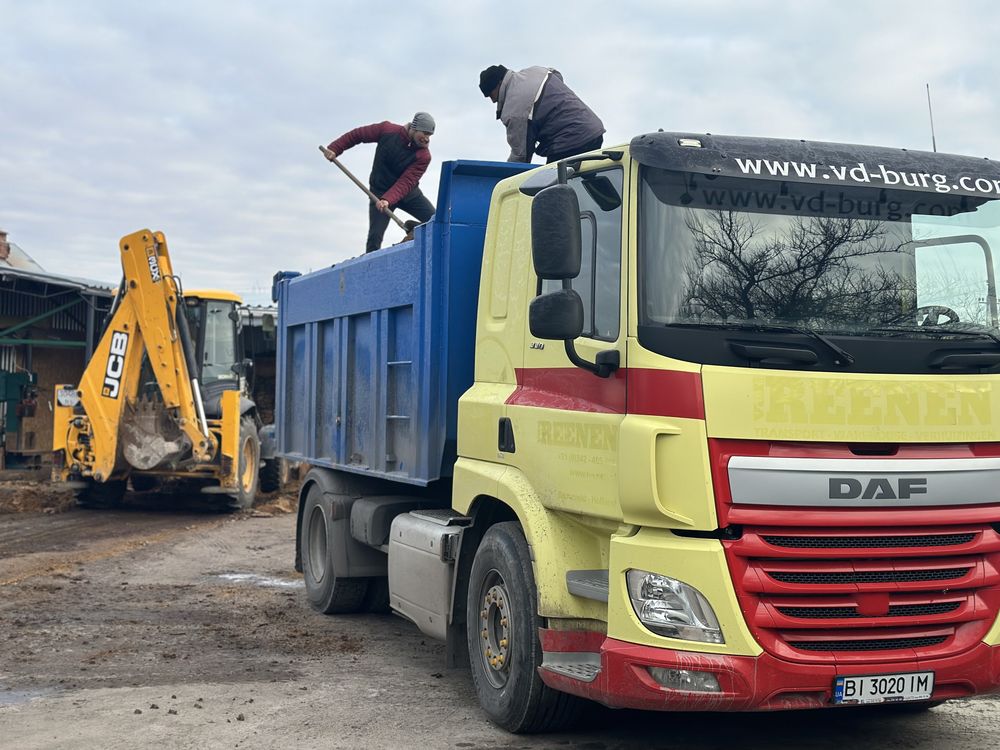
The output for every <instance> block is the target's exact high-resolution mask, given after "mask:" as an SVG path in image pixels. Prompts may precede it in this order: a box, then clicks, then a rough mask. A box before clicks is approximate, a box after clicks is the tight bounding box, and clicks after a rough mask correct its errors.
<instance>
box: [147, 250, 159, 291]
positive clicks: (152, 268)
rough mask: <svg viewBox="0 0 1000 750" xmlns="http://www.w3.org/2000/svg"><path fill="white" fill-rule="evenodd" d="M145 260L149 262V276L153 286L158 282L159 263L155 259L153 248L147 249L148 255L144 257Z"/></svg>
mask: <svg viewBox="0 0 1000 750" xmlns="http://www.w3.org/2000/svg"><path fill="white" fill-rule="evenodd" d="M146 260H147V261H148V262H149V275H150V277H151V278H152V279H153V283H154V284H155V283H156V282H158V281H159V280H160V261H158V260H157V259H156V247H155V246H154V247H151V248H150V249H149V255H147V256H146Z"/></svg>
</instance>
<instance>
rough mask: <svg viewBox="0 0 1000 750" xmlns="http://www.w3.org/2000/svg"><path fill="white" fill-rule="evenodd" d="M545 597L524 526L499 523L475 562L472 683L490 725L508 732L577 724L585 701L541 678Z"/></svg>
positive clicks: (470, 613) (469, 614)
mask: <svg viewBox="0 0 1000 750" xmlns="http://www.w3.org/2000/svg"><path fill="white" fill-rule="evenodd" d="M537 602H538V596H537V590H536V588H535V579H534V576H533V575H532V572H531V556H530V554H529V551H528V542H527V541H526V540H525V538H524V533H523V532H522V531H521V527H520V525H519V524H517V523H515V522H505V523H498V524H496V525H494V526H492V527H490V529H489V531H487V532H486V535H485V536H484V537H483V541H482V543H481V544H480V545H479V549H478V550H476V557H475V560H474V561H473V563H472V572H471V574H470V578H469V597H468V604H467V608H466V638H467V642H468V646H469V662H470V664H471V666H472V681H473V684H474V685H475V688H476V694H477V695H478V697H479V704H480V705H481V706H482V707H483V710H484V711H486V714H487V716H489V718H490V720H491V721H492V722H493V723H495V724H497V725H499V726H501V727H503V728H504V729H506V730H507V731H509V732H516V733H522V732H524V733H527V732H547V731H553V730H557V729H561V728H563V727H565V726H566V725H568V724H569V723H571V722H572V721H573V720H575V719H576V718H577V717H578V716H579V714H580V711H581V709H582V707H583V705H584V703H583V701H582V700H581V699H580V698H577V697H575V696H572V695H568V694H566V693H560V692H558V691H556V690H553V689H552V688H550V687H548V686H547V685H546V684H545V683H543V682H542V679H541V678H540V677H539V676H538V667H539V666H540V665H541V663H542V646H541V644H540V643H539V641H538V629H539V628H540V627H542V618H541V617H539V616H538V607H537Z"/></svg>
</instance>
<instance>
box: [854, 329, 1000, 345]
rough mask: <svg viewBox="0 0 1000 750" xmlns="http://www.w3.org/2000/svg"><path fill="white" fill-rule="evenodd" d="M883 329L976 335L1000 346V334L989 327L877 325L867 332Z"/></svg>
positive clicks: (894, 331) (950, 334)
mask: <svg viewBox="0 0 1000 750" xmlns="http://www.w3.org/2000/svg"><path fill="white" fill-rule="evenodd" d="M877 331H883V332H887V333H923V334H926V335H928V336H974V337H976V338H979V339H984V338H985V339H990V340H992V341H993V342H994V343H995V344H997V345H998V346H1000V335H998V334H997V333H995V332H993V331H992V330H991V329H989V328H977V329H975V330H964V329H961V328H948V327H946V326H893V325H887V326H875V327H874V328H866V329H865V333H868V332H877Z"/></svg>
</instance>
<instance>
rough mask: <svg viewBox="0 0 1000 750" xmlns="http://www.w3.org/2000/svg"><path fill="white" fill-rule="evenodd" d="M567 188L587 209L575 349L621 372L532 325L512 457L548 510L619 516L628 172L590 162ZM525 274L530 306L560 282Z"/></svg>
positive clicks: (514, 415) (514, 399)
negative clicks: (573, 354)
mask: <svg viewBox="0 0 1000 750" xmlns="http://www.w3.org/2000/svg"><path fill="white" fill-rule="evenodd" d="M588 167H590V168H588ZM569 184H570V186H572V187H573V189H574V191H575V192H576V194H577V197H578V199H579V202H580V228H581V236H582V239H583V254H582V263H581V271H580V274H579V276H577V278H575V279H573V280H572V282H571V283H572V287H573V289H575V290H576V291H577V293H578V294H579V295H580V297H581V298H582V300H583V308H584V328H583V330H584V332H583V335H582V336H581V337H579V338H578V339H576V342H575V344H576V349H577V352H578V353H579V354H580V356H581V357H583V358H584V359H587V360H589V361H594V359H595V357H596V355H597V354H598V352H601V351H605V350H609V349H613V350H617V351H618V353H619V361H620V365H621V369H619V370H618V371H617V372H615V373H613V374H612V375H611V376H610V377H607V378H602V377H598V376H597V375H594V374H593V373H591V372H588V371H587V370H584V369H581V368H579V367H576V366H574V365H573V364H572V363H571V362H570V361H569V358H568V357H567V355H566V352H565V348H564V346H563V345H562V343H561V342H559V341H542V340H539V339H536V338H533V337H532V336H531V333H530V331H527V324H526V333H525V347H526V348H525V353H524V366H523V368H521V370H520V371H519V372H518V373H517V381H518V387H517V390H516V391H515V392H514V394H513V395H512V396H511V398H510V399H509V400H508V410H507V415H508V418H509V420H510V428H511V430H512V437H513V440H514V443H515V447H516V450H515V452H514V453H513V454H512V455H510V456H509V458H510V461H511V463H514V464H516V465H517V466H518V468H520V469H521V470H522V471H523V472H524V473H525V475H526V476H527V478H528V480H529V481H530V482H531V484H532V486H533V487H534V488H535V490H536V492H537V493H538V495H539V497H540V498H541V501H542V503H543V504H544V505H545V506H546V507H550V508H553V509H555V508H560V509H565V510H569V511H572V512H576V513H582V514H585V515H592V516H598V517H603V518H612V519H617V518H620V517H621V509H620V505H619V502H618V433H619V428H620V426H621V422H622V419H623V416H624V413H625V377H624V369H623V368H624V365H625V338H626V336H625V331H626V325H625V321H626V317H625V305H624V301H625V293H624V289H625V280H626V279H627V274H626V273H625V266H624V260H623V253H622V248H623V247H624V246H625V245H624V244H623V240H622V238H623V221H622V203H623V201H622V195H623V192H622V191H623V184H624V169H623V168H622V167H621V166H620V165H615V166H613V167H611V168H608V167H600V166H597V167H593V166H591V165H588V164H587V163H586V162H585V163H584V171H583V172H582V173H580V174H577V175H575V176H574V177H572V178H570V180H569ZM529 262H530V261H529ZM527 276H528V284H529V286H530V289H529V290H528V294H527V295H526V298H527V301H528V302H530V300H531V299H533V298H534V297H535V296H536V294H537V293H538V292H539V291H541V292H543V293H544V292H548V291H552V290H554V289H557V288H559V286H560V285H561V282H549V281H547V282H544V284H543V285H542V288H541V289H539V286H538V281H537V279H536V277H535V276H534V274H533V273H529V274H527Z"/></svg>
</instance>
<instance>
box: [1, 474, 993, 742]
mask: <svg viewBox="0 0 1000 750" xmlns="http://www.w3.org/2000/svg"><path fill="white" fill-rule="evenodd" d="M294 508H295V502H294V496H293V495H284V496H283V495H274V496H265V497H264V498H263V499H262V501H261V503H260V504H259V505H258V506H257V507H256V508H255V509H254V510H253V511H250V512H245V513H240V514H235V515H225V514H219V513H207V512H199V511H198V510H197V509H196V508H193V507H190V506H189V507H186V508H183V507H182V508H178V507H176V506H172V505H170V504H168V503H165V502H163V501H162V499H153V498H150V497H149V496H141V495H140V496H133V497H132V498H131V502H130V505H129V506H128V507H126V508H125V509H122V510H116V511H85V510H80V509H77V508H75V507H74V506H73V505H72V503H71V502H70V501H69V499H68V498H66V497H65V496H64V495H62V494H61V493H55V492H53V491H52V490H51V489H50V488H49V487H48V486H47V485H46V484H45V483H37V484H32V483H31V482H28V481H20V482H12V483H0V747H2V748H4V749H5V750H6V748H11V749H12V750H13V749H17V750H33V749H36V748H109V749H113V748H141V747H154V746H155V747H162V748H282V749H283V750H284V749H287V748H293V747H294V748H297V749H298V748H321V747H322V748H412V747H414V746H416V747H421V748H428V749H430V748H577V747H582V748H586V749H587V750H619V749H622V750H623V749H624V748H634V747H647V748H706V749H707V748H712V749H713V750H714V749H715V748H723V747H732V746H733V745H734V743H735V744H738V745H739V746H740V747H741V748H745V749H746V750H753V749H755V748H788V749H789V750H791V749H793V748H794V749H795V750H799V749H801V748H810V749H812V748H831V749H833V748H836V749H837V750H845V748H869V747H871V748H874V747H878V748H907V749H909V748H926V749H927V750H930V748H938V747H949V748H950V749H951V750H973V748H975V749H977V750H978V749H979V748H993V747H997V746H1000V699H997V698H988V699H980V700H974V701H968V702H961V703H949V704H945V705H943V706H940V707H938V708H936V709H934V710H932V711H930V712H927V713H923V714H915V715H913V714H902V713H898V712H890V711H885V710H880V709H877V708H876V709H861V710H852V709H842V710H830V711H823V712H806V713H794V714H781V715H776V714H737V715H711V714H670V715H667V714H642V713H637V712H630V711H610V710H605V709H600V708H597V707H595V710H594V711H593V712H591V715H590V716H589V717H588V719H587V723H586V724H584V725H581V726H580V727H578V728H577V729H576V730H575V731H573V732H571V733H565V734H561V735H551V736H541V737H515V736H512V735H509V734H506V733H505V732H503V731H501V730H498V729H496V728H495V727H493V726H492V725H490V724H489V723H488V722H487V721H486V720H485V719H484V718H483V716H482V714H481V713H480V711H479V708H478V706H477V704H476V700H475V697H474V695H473V693H472V688H471V684H470V681H469V677H468V675H467V673H466V672H465V671H464V670H447V669H445V668H444V653H443V651H444V650H443V647H442V646H441V645H439V644H437V643H435V642H433V641H429V640H427V639H425V638H424V637H423V636H421V635H420V633H419V632H418V631H417V630H416V628H415V627H414V626H412V625H410V624H409V623H407V622H405V621H403V620H401V619H399V618H397V617H394V616H392V615H364V616H342V617H324V616H321V615H318V614H316V613H314V612H312V611H311V610H310V609H309V608H308V606H307V604H306V603H305V600H304V593H303V588H302V582H301V577H300V576H299V575H298V574H296V573H295V571H294V570H293V569H292V557H293V552H294V528H295V515H294V513H293V512H292V511H294Z"/></svg>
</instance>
